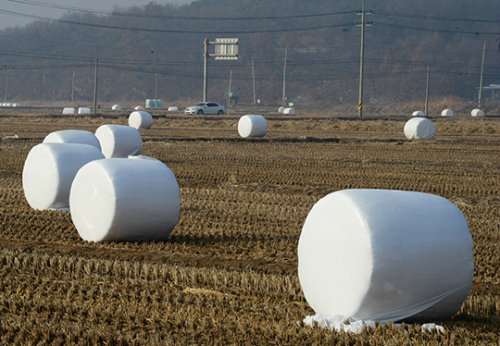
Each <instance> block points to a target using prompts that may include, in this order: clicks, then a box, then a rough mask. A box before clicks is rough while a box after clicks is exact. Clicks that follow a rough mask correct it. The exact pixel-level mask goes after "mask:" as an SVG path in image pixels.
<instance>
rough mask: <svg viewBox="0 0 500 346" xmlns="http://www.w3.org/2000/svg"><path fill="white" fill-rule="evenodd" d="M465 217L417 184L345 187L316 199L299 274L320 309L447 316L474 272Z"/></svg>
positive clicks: (369, 315) (390, 316) (357, 314)
mask: <svg viewBox="0 0 500 346" xmlns="http://www.w3.org/2000/svg"><path fill="white" fill-rule="evenodd" d="M472 246H473V244H472V238H471V235H470V232H469V228H468V225H467V221H466V220H465V217H464V216H463V214H462V213H461V211H460V210H459V209H458V208H457V207H456V206H455V205H453V204H452V203H451V202H450V201H448V200H446V199H444V198H441V197H439V196H436V195H431V194H425V193H420V192H407V191H390V190H361V189H360V190H344V191H338V192H334V193H331V194H329V195H327V196H326V197H324V198H322V199H321V200H320V201H318V202H317V203H316V204H315V205H314V206H313V208H312V210H311V211H310V213H309V215H308V216H307V218H306V221H305V224H304V226H303V229H302V234H301V236H300V239H299V245H298V259H299V265H298V274H299V279H300V283H301V285H302V289H303V291H304V295H305V297H306V300H307V302H308V303H309V304H310V306H311V307H312V308H313V309H314V310H315V311H316V313H317V314H322V315H326V316H349V317H352V318H354V319H357V320H379V321H400V320H425V319H429V320H443V319H447V318H450V317H451V316H452V315H453V314H455V313H456V312H457V311H459V310H460V308H461V306H462V304H463V302H464V300H465V298H466V297H467V295H468V293H469V291H470V288H471V285H472V277H473V272H474V263H473V258H472Z"/></svg>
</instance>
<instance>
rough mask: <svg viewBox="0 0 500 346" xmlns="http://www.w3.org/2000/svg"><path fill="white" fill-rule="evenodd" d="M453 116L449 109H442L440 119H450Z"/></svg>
mask: <svg viewBox="0 0 500 346" xmlns="http://www.w3.org/2000/svg"><path fill="white" fill-rule="evenodd" d="M453 115H455V113H453V111H452V110H451V109H444V110H443V111H442V112H441V116H442V117H451V116H453Z"/></svg>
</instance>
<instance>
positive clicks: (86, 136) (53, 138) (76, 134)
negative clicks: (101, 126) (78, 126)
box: [43, 130, 101, 151]
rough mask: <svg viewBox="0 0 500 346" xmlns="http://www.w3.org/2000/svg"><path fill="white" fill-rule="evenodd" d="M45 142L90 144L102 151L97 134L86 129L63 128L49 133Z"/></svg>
mask: <svg viewBox="0 0 500 346" xmlns="http://www.w3.org/2000/svg"><path fill="white" fill-rule="evenodd" d="M43 143H78V144H88V145H92V146H93V147H96V148H97V149H98V150H99V151H101V144H100V143H99V140H98V139H97V137H96V135H95V134H93V133H92V132H90V131H84V130H62V131H55V132H51V133H49V134H48V135H47V136H46V137H45V138H44V140H43Z"/></svg>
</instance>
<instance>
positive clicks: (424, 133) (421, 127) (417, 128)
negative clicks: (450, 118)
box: [404, 117, 436, 139]
mask: <svg viewBox="0 0 500 346" xmlns="http://www.w3.org/2000/svg"><path fill="white" fill-rule="evenodd" d="M404 133H405V136H406V138H408V139H432V138H434V136H435V135H436V126H434V124H433V123H432V121H430V120H429V119H426V118H420V117H416V118H412V119H410V120H408V121H407V122H406V124H405V127H404Z"/></svg>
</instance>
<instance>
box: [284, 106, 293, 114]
mask: <svg viewBox="0 0 500 346" xmlns="http://www.w3.org/2000/svg"><path fill="white" fill-rule="evenodd" d="M283 114H295V109H293V108H291V107H289V108H285V110H284V111H283Z"/></svg>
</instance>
